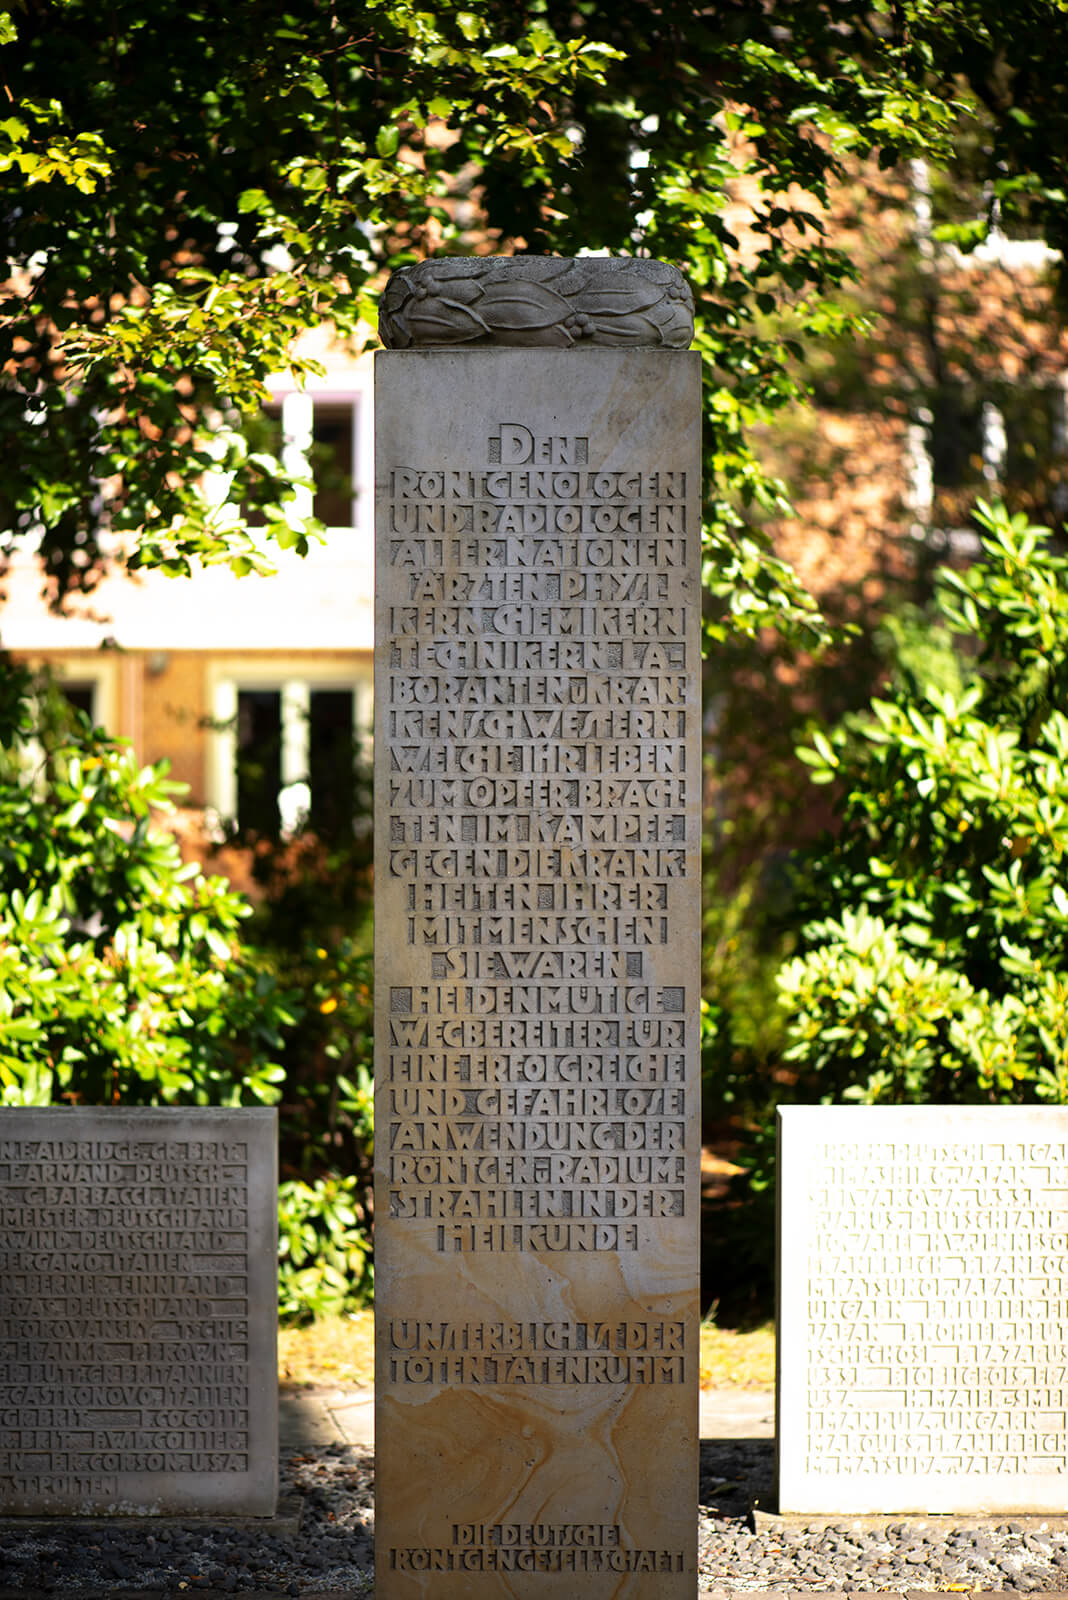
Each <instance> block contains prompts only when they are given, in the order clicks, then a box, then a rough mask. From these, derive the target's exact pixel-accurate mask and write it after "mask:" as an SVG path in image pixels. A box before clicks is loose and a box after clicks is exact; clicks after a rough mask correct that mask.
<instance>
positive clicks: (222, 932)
mask: <svg viewBox="0 0 1068 1600" xmlns="http://www.w3.org/2000/svg"><path fill="white" fill-rule="evenodd" d="M8 672H9V674H11V675H12V676H13V677H14V678H15V680H16V681H21V683H22V685H23V687H24V689H25V690H26V691H27V692H25V693H23V694H22V695H21V696H19V698H18V699H17V701H16V703H15V709H16V712H17V720H16V721H15V722H14V725H11V724H8V725H7V726H6V727H5V728H4V729H3V733H4V737H3V738H2V739H0V1104H2V1105H48V1104H50V1103H51V1102H52V1101H58V1100H61V1099H66V1100H73V1101H81V1102H83V1103H85V1104H89V1105H94V1104H96V1105H100V1104H104V1105H106V1104H108V1103H110V1102H113V1101H122V1102H123V1103H124V1104H127V1105H158V1104H161V1103H163V1104H167V1103H175V1102H182V1103H185V1104H193V1105H196V1104H199V1105H240V1104H242V1103H248V1102H249V1101H252V1102H255V1101H265V1102H267V1103H271V1102H273V1101H275V1100H277V1098H278V1095H279V1089H278V1084H279V1082H280V1080H281V1079H282V1077H283V1071H282V1067H281V1066H280V1064H279V1060H278V1058H279V1054H280V1051H281V1048H282V1043H283V1040H282V1033H283V1029H284V1028H285V1027H287V1026H288V1025H290V1024H292V1023H293V1022H294V1021H295V1016H294V1012H293V1008H292V1004H291V997H288V996H287V995H286V993H285V991H284V990H283V989H282V988H281V986H280V985H279V984H278V982H277V981H276V979H275V978H274V977H273V976H272V975H271V973H270V972H269V971H267V970H265V969H264V968H263V966H262V965H261V964H260V963H258V962H257V961H256V960H255V959H254V957H253V956H252V954H251V953H250V952H249V951H248V950H247V949H246V948H245V947H244V946H243V945H242V942H241V938H240V931H239V930H240V925H241V922H242V920H243V919H244V918H245V917H246V916H247V914H248V910H249V908H248V906H247V904H246V902H245V901H244V900H243V899H242V897H241V896H240V895H238V894H235V893H234V892H233V891H232V890H231V889H230V887H229V885H228V884H227V883H226V882H225V881H224V880H223V879H221V878H208V877H205V875H204V874H203V873H201V872H200V871H199V870H198V869H197V868H196V867H195V866H193V865H187V864H185V863H184V862H183V861H182V858H181V855H180V853H179V850H178V845H177V842H176V840H175V838H174V836H173V835H172V834H170V833H168V832H166V830H164V829H161V828H157V827H154V826H153V820H154V816H155V815H156V814H158V813H159V812H160V811H161V810H165V809H167V808H168V807H169V806H170V805H171V796H172V793H173V792H174V790H175V788H176V787H178V786H176V785H174V784H172V783H170V782H169V781H168V779H167V777H166V773H165V769H163V768H162V767H139V766H138V764H137V762H136V760H135V759H134V756H133V753H132V751H131V750H130V749H129V748H128V747H127V746H125V745H117V744H116V743H115V742H114V741H112V740H111V739H109V738H108V737H107V736H106V735H105V734H104V733H103V732H102V730H100V729H93V728H91V727H90V726H89V724H88V721H87V719H86V718H85V717H84V715H83V714H82V713H80V712H71V710H70V708H69V707H67V706H66V704H65V702H64V701H63V700H62V696H60V695H59V694H58V693H57V692H56V691H54V690H52V691H50V690H49V687H48V685H47V683H45V682H38V683H37V684H36V685H34V686H33V687H34V689H35V693H33V694H32V695H31V693H29V692H28V691H29V689H30V687H31V680H30V678H29V674H27V673H25V672H20V671H19V669H14V668H10V667H9V668H8ZM9 681H10V678H9ZM31 710H33V711H36V713H37V715H36V716H35V717H32V718H31V714H30V713H31Z"/></svg>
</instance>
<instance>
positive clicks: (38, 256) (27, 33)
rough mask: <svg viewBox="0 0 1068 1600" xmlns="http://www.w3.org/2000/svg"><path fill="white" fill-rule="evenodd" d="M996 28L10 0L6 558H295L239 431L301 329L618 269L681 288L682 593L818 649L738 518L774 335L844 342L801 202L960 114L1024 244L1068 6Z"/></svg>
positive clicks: (839, 270) (818, 19) (1, 322)
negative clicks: (506, 284)
mask: <svg viewBox="0 0 1068 1600" xmlns="http://www.w3.org/2000/svg"><path fill="white" fill-rule="evenodd" d="M1010 11H1011V12H1012V17H1011V18H1009V17H1007V16H1006V14H1005V13H1004V10H1003V9H1002V10H1001V11H999V14H998V18H997V19H996V24H995V19H994V18H993V17H990V18H986V19H984V17H983V15H982V8H976V7H975V6H974V5H969V4H960V3H957V4H953V5H950V6H944V5H938V6H933V5H929V4H928V3H926V0H920V3H917V0H907V3H905V4H902V5H898V6H895V7H893V8H890V7H888V6H883V5H881V4H875V5H872V6H870V7H867V6H860V5H857V4H854V3H849V4H841V3H811V0H794V3H792V4H790V5H788V6H785V7H784V6H776V7H774V8H767V9H766V10H761V9H759V8H753V7H737V6H734V5H731V4H728V3H725V0H721V3H719V4H715V5H711V6H707V7H702V8H700V9H699V10H697V11H695V10H694V9H693V8H692V7H690V6H688V5H683V4H681V3H679V0H668V3H666V4H660V5H657V6H653V5H651V4H649V3H648V0H612V3H610V4H609V3H607V0H606V3H598V0H582V3H580V4H579V5H577V6H571V5H566V6H565V5H564V4H562V3H558V0H520V3H519V4H514V3H508V4H505V3H503V0H446V3H443V4H441V5H438V6H435V7H433V8H422V7H421V6H420V5H419V4H418V3H413V0H380V3H377V4H367V5H361V6H359V7H345V6H339V5H336V4H335V5H332V6H327V5H326V4H324V3H322V0H236V3H235V4H233V5H230V6H227V7H226V8H225V9H220V8H219V7H217V6H211V5H204V4H197V3H196V0H194V3H193V4H186V3H185V0H183V3H182V4H181V5H178V4H176V3H175V0H154V3H153V4H152V5H151V6H149V7H147V8H146V7H145V6H143V5H135V4H133V3H132V0H116V3H115V4H114V5H112V6H109V7H107V8H104V9H101V8H99V7H95V6H92V5H90V4H89V3H88V0H35V3H33V4H31V3H29V0H23V3H22V4H16V5H15V6H13V7H12V9H11V10H10V11H9V12H7V13H4V14H3V17H4V20H3V22H2V23H0V51H2V59H3V65H4V74H5V82H6V84H7V86H8V98H9V110H8V114H7V115H6V117H5V118H4V119H3V120H2V121H0V193H2V194H3V197H4V201H5V206H4V232H5V235H6V237H5V250H6V253H7V255H8V256H9V258H10V261H11V263H12V279H11V288H12V291H13V292H12V293H11V294H10V295H9V297H8V299H7V302H6V309H5V310H4V312H3V314H2V317H0V354H2V360H3V363H4V371H5V381H4V384H3V386H2V387H0V441H3V442H4V443H5V445H6V442H7V441H10V440H12V439H14V438H16V437H17V438H18V441H19V449H18V452H17V457H16V453H15V452H14V451H12V450H10V449H9V448H6V447H5V448H4V449H3V451H2V452H0V458H2V460H3V462H4V465H3V467H2V468H0V527H2V528H4V529H5V530H6V532H5V533H4V534H3V536H2V537H3V541H4V548H10V547H11V544H12V542H13V541H14V540H15V539H16V538H18V537H19V536H21V535H25V534H28V533H31V532H32V533H34V534H35V535H37V536H39V537H40V538H41V548H42V551H43V554H44V556H45V560H46V563H47V567H48V570H49V573H50V574H51V577H52V579H53V581H54V583H55V585H56V587H57V588H58V589H59V590H60V591H62V590H64V589H66V588H69V587H79V586H81V587H84V586H87V585H91V583H92V581H93V578H94V575H95V573H96V572H97V571H98V570H99V566H100V562H101V560H102V557H103V551H104V547H105V545H106V544H107V543H108V537H109V536H112V535H115V534H119V535H121V536H122V538H123V540H125V541H127V546H128V548H129V549H131V551H132V560H133V562H134V563H135V564H136V563H139V562H145V563H156V564H162V565H163V566H164V567H165V568H166V570H168V571H173V572H184V571H186V570H187V569H188V566H189V563H190V562H191V561H193V560H196V559H200V560H204V561H209V562H219V561H226V562H229V563H231V564H232V565H233V566H234V567H235V568H236V569H237V570H238V571H244V570H247V569H250V568H253V567H260V566H262V565H263V564H264V562H265V557H264V555H263V546H262V540H259V539H254V538H253V537H251V536H250V534H249V531H248V528H247V526H246V524H245V521H244V516H245V513H246V512H247V511H248V510H249V509H254V508H257V507H259V508H261V509H262V511H263V512H264V513H265V514H266V517H267V519H268V527H269V532H270V534H271V535H272V536H273V537H274V538H275V539H276V540H277V541H278V543H279V544H281V545H293V546H296V547H298V548H303V547H304V546H305V544H306V542H307V540H308V539H309V538H312V537H314V536H315V534H316V532H317V528H316V525H315V524H314V523H313V522H311V521H309V520H308V519H306V518H304V517H303V516H301V515H299V514H298V512H297V508H296V504H295V501H294V497H293V493H292V487H293V486H292V484H291V483H290V482H289V480H288V479H287V474H286V471H285V469H284V468H283V465H282V463H281V462H280V461H279V460H278V459H277V458H276V457H274V456H272V455H271V454H270V453H269V452H262V451H257V450H254V449H252V450H250V449H249V447H248V445H247V443H246V440H245V426H244V425H245V423H246V422H247V420H248V418H249V417H250V416H251V414H252V413H253V412H254V411H255V409H256V408H257V407H258V406H259V405H260V404H261V403H262V401H263V398H264V395H265V389H264V380H265V379H266V377H267V375H268V374H269V373H270V372H272V371H274V370H277V369H278V368H280V367H282V366H284V365H285V364H286V363H287V362H288V361H289V360H290V358H291V356H290V353H291V349H292V344H293V340H294V338H295V337H296V336H297V335H298V334H299V332H300V331H301V330H302V329H304V328H307V327H311V326H314V325H317V324H318V323H320V322H321V321H322V319H323V318H330V319H331V320H332V321H333V322H334V323H335V324H336V325H337V326H338V328H339V329H340V330H341V331H342V333H348V334H355V333H356V330H357V329H358V327H359V325H360V318H361V316H364V315H372V316H373V296H374V293H375V292H376V291H377V290H378V289H379V288H380V287H381V283H382V279H383V274H384V273H385V272H386V271H387V270H388V269H390V268H392V267H395V266H396V265H398V264H400V263H402V262H404V261H408V260H411V259H413V258H415V257H418V256H421V255H425V254H428V253H435V252H436V253H442V252H445V253H447V252H450V251H453V252H459V253H465V252H469V251H470V250H472V249H479V250H484V249H485V248H487V245H488V246H491V247H492V248H495V249H499V250H503V251H505V252H507V251H512V250H531V251H535V252H545V251H555V252H558V253H560V254H569V253H574V252H575V251H576V250H578V249H581V248H593V249H604V250H608V251H613V252H618V251H623V252H627V251H635V250H644V251H647V252H649V253H651V254H654V255H659V256H662V257H664V258H665V259H667V260H670V261H675V262H677V263H678V264H679V265H681V266H682V267H683V268H684V270H685V271H686V272H687V274H688V276H689V277H690V279H691V282H692V283H693V285H694V288H695V291H696V293H697V296H698V301H699V311H700V334H699V340H698V343H699V347H700V349H701V350H702V353H703V355H704V357H705V361H706V368H707V373H708V408H707V420H708V447H709V448H708V469H709V476H708V488H709V506H708V522H707V528H706V538H707V541H708V552H709V558H710V559H709V569H708V570H709V579H710V582H711V584H712V586H713V588H715V589H716V590H717V591H718V593H719V594H720V597H721V600H722V601H723V602H724V607H725V610H726V611H727V613H728V615H729V617H730V618H731V619H732V620H733V625H735V626H738V627H742V628H743V629H747V630H750V631H752V630H754V629H755V628H757V627H758V626H761V625H763V624H765V623H767V622H769V621H776V620H777V621H779V622H781V623H783V625H785V626H788V627H789V626H794V627H796V628H799V629H800V631H801V633H802V635H803V636H809V637H815V636H817V635H818V634H819V632H820V625H819V622H818V619H817V615H816V613H815V611H814V609H813V607H812V606H811V603H810V602H808V601H807V599H806V597H805V596H804V594H803V593H802V592H801V591H800V590H798V588H797V586H796V584H795V583H794V582H793V580H792V578H791V576H790V574H789V572H788V571H787V569H785V568H783V567H782V565H781V564H779V563H776V562H775V561H774V559H773V558H772V557H770V556H769V555H768V553H767V551H766V549H764V548H763V547H762V546H761V545H760V544H759V542H758V541H757V539H756V538H755V537H754V535H753V534H752V532H751V530H750V529H749V528H748V527H747V525H746V514H745V506H746V505H747V504H754V503H755V504H757V505H763V506H765V507H776V506H782V505H783V504H784V499H783V491H782V488H781V486H780V485H778V484H776V483H775V482H771V481H769V480H768V479H767V478H766V477H765V476H764V475H763V474H762V472H761V470H760V468H759V466H758V464H757V462H756V459H755V458H754V456H753V454H752V453H751V451H750V449H749V446H748V443H747V430H748V429H749V427H750V425H751V424H752V423H753V422H754V421H758V420H760V419H761V418H763V417H766V416H767V415H768V414H769V412H774V411H775V410H776V409H778V408H780V407H781V406H783V405H784V404H786V403H788V402H790V401H791V400H792V399H793V398H794V397H795V395H796V392H797V382H796V379H795V377H794V376H793V373H792V366H793V362H794V359H795V357H796V353H797V350H798V348H799V346H798V340H804V339H805V338H808V337H820V336H822V335H823V334H825V333H826V332H828V331H830V330H832V329H834V328H836V327H840V326H841V323H842V317H841V315H840V313H839V312H838V311H837V310H836V308H835V305H834V303H833V294H834V291H835V288H836V286H837V285H839V284H841V282H842V281H843V279H844V278H846V277H847V276H848V274H849V271H850V262H849V260H848V258H847V256H846V254H845V253H844V252H843V251H841V250H840V249H836V248H835V245H834V243H833V241H831V240H830V239H828V237H827V234H826V226H825V221H824V219H823V217H822V216H821V204H822V202H823V201H824V200H825V199H826V195H827V186H828V183H829V182H830V181H831V180H832V179H833V177H834V176H835V174H836V172H837V171H838V169H839V167H840V163H841V160H842V158H843V157H844V156H845V155H847V154H851V153H854V152H865V151H869V150H872V149H878V150H879V151H880V153H881V159H883V160H885V161H892V160H894V159H897V158H899V157H900V156H902V155H906V154H910V153H917V152H921V153H929V154H932V155H934V156H935V157H937V156H938V155H939V154H944V153H946V152H947V151H948V149H949V147H950V142H951V134H952V130H953V126H954V122H955V118H956V117H957V112H958V106H959V105H960V103H961V96H962V95H964V97H965V99H966V100H968V101H970V103H972V104H974V105H975V106H980V105H982V107H983V110H984V115H986V116H987V118H988V120H989V121H990V122H991V125H992V126H993V127H994V128H995V130H996V137H994V136H993V135H992V138H993V143H992V144H991V147H990V150H989V152H988V154H989V165H990V172H991V174H992V176H993V179H994V182H995V187H996V188H997V193H998V196H999V198H1000V202H1001V203H1002V204H1003V205H1004V206H1006V207H1011V205H1012V204H1014V203H1016V202H1017V200H1018V199H1020V197H1022V198H1023V199H1024V200H1026V202H1027V204H1028V205H1030V206H1032V207H1033V208H1034V209H1035V210H1036V214H1037V215H1039V216H1040V217H1041V219H1042V220H1043V222H1045V223H1047V224H1048V226H1049V228H1050V231H1051V234H1052V233H1055V231H1056V229H1055V227H1054V222H1055V220H1056V218H1057V217H1059V216H1060V214H1061V213H1060V211H1059V210H1058V206H1059V205H1060V200H1059V199H1058V196H1059V195H1060V189H1059V188H1058V185H1059V183H1060V180H1061V177H1062V176H1063V174H1062V173H1061V171H1060V167H1061V165H1063V162H1064V159H1065V158H1064V156H1063V151H1064V149H1066V148H1068V141H1063V140H1062V141H1060V143H1058V142H1057V141H1056V140H1055V139H1052V138H1050V137H1049V128H1050V126H1051V122H1052V124H1053V125H1055V126H1059V125H1060V123H1061V121H1062V120H1063V118H1064V117H1065V115H1066V113H1065V112H1064V109H1063V105H1064V101H1065V97H1064V96H1059V97H1058V93H1057V87H1056V81H1055V80H1056V79H1057V76H1058V73H1062V72H1063V69H1062V68H1061V67H1060V66H1059V62H1061V61H1063V60H1065V59H1068V50H1064V49H1061V50H1059V51H1058V48H1057V41H1058V40H1060V41H1061V43H1062V44H1063V43H1064V42H1065V34H1066V30H1068V20H1066V18H1065V14H1064V12H1063V9H1062V8H1061V7H1060V6H1059V5H1057V4H1056V3H1055V0H1040V3H1036V4H1032V5H1027V6H1025V5H1019V4H1016V5H1013V6H1011V7H1010ZM1040 65H1041V69H1042V71H1041V72H1040V71H1039V66H1040ZM962 84H963V85H964V86H965V87H964V88H962V87H961V85H962ZM1039 113H1041V114H1042V116H1043V117H1046V118H1047V120H1046V121H1045V122H1044V123H1043V125H1042V127H1041V133H1042V138H1039V136H1038V120H1037V119H1038V115H1039ZM1043 140H1045V143H1043ZM742 191H744V195H745V199H746V203H747V205H749V204H750V203H751V215H749V216H748V218H747V219H746V223H745V228H744V233H740V232H739V229H738V226H737V221H738V208H737V207H736V206H735V204H734V200H735V197H736V196H737V195H738V194H739V192H742ZM16 459H17V462H18V468H17V470H16V467H15V464H14V463H15V461H16ZM205 473H207V474H210V478H209V482H210V484H211V489H210V492H208V493H205V492H204V474H205Z"/></svg>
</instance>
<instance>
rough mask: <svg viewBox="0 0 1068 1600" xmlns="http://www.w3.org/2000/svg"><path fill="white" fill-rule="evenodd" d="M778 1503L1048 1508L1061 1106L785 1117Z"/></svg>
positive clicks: (1059, 1381)
mask: <svg viewBox="0 0 1068 1600" xmlns="http://www.w3.org/2000/svg"><path fill="white" fill-rule="evenodd" d="M779 1142H780V1154H779V1208H780V1217H779V1322H778V1328H779V1361H778V1372H779V1392H778V1399H777V1434H778V1481H779V1489H778V1494H779V1509H780V1511H781V1512H783V1513H798V1514H804V1513H814V1514H815V1513H820V1514H822V1513H827V1514H837V1513H841V1514H843V1515H845V1514H850V1513H855V1514H865V1513H879V1512H883V1513H897V1512H932V1513H957V1514H960V1515H965V1514H978V1513H991V1514H1008V1513H1013V1512H1017V1513H1020V1514H1023V1513H1027V1512H1038V1513H1041V1512H1056V1513H1063V1511H1064V1509H1065V1505H1066V1501H1068V1109H1065V1108H1062V1107H1052V1106H1033V1107H1018V1106H1012V1107H1000V1106H952V1107H939V1106H907V1107H906V1106H900V1107H898V1106H887V1107H877V1106H872V1107H868V1106H789V1107H785V1108H783V1109H782V1111H781V1112H780V1124H779Z"/></svg>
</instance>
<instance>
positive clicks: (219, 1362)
mask: <svg viewBox="0 0 1068 1600" xmlns="http://www.w3.org/2000/svg"><path fill="white" fill-rule="evenodd" d="M275 1227H276V1224H275V1114H274V1112H273V1111H236V1112H231V1111H133V1110H131V1111H126V1110H120V1109H111V1108H108V1109H104V1110H89V1109H76V1110H61V1109H55V1110H44V1111H36V1110H0V1285H2V1290H0V1511H2V1512H4V1513H5V1514H8V1515H11V1514H14V1513H27V1514H29V1513H37V1514H57V1515H58V1514H64V1513H68V1514H72V1513H82V1514H85V1513H90V1512H96V1513H119V1512H144V1513H150V1512H160V1511H184V1510H201V1511H205V1512H212V1511H246V1512H248V1513H249V1514H252V1515H268V1514H270V1513H273V1511H274V1507H275V1498H276V1494H277V1459H276V1457H277V1420H276V1417H277V1410H276V1407H277V1380H276V1376H275V1365H274V1348H275V1323H276V1316H277V1311H276V1305H277V1300H276V1292H275V1289H274V1275H275V1271H276V1268H275V1264H274V1253H275V1245H274V1235H275Z"/></svg>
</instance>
